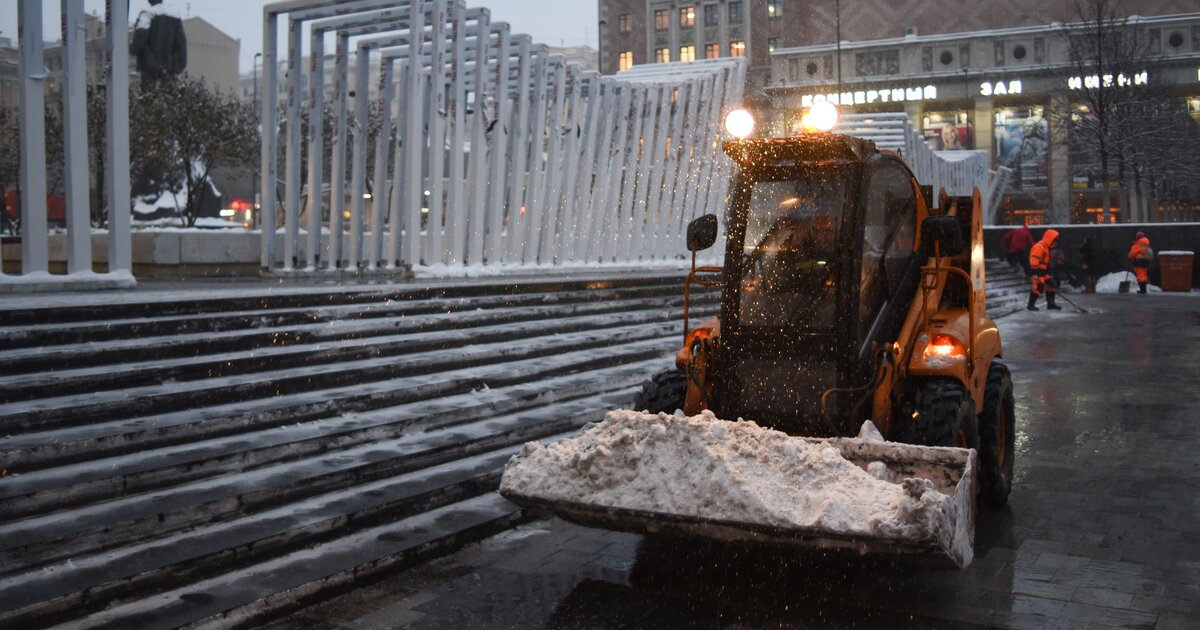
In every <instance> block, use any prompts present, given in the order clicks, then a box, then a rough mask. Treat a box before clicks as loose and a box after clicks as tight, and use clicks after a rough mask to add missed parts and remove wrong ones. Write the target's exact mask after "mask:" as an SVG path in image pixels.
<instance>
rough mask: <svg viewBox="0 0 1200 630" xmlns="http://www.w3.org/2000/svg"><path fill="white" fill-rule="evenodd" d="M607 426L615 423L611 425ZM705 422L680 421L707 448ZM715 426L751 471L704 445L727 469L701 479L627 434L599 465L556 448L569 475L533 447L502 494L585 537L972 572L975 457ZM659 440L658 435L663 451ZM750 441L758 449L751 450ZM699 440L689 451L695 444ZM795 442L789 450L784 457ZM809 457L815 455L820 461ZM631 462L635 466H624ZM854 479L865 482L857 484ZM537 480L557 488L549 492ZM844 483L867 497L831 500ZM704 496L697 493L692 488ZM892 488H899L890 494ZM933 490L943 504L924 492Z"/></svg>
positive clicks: (693, 462) (566, 447)
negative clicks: (659, 537) (850, 555)
mask: <svg viewBox="0 0 1200 630" xmlns="http://www.w3.org/2000/svg"><path fill="white" fill-rule="evenodd" d="M614 413H617V414H620V413H626V414H633V413H634V412H614ZM639 415H641V416H643V418H642V422H646V421H647V417H648V418H654V416H649V415H648V414H639ZM709 415H710V416H711V414H709ZM612 418H613V414H611V413H610V416H609V420H606V421H605V423H608V422H609V421H610V420H612ZM698 418H701V416H696V417H694V418H690V419H682V420H686V421H688V422H690V423H691V424H692V425H693V426H691V427H690V429H687V430H690V431H692V432H693V433H697V432H699V434H700V435H699V438H700V440H699V441H700V442H704V440H705V439H706V438H708V437H711V436H707V435H704V433H705V430H704V428H703V426H702V422H703V421H701V422H696V420H697V419H698ZM658 419H659V420H660V421H663V422H664V423H665V424H667V425H669V426H668V427H667V431H671V430H677V428H676V427H677V426H678V425H679V424H680V422H679V421H680V420H681V419H680V418H678V417H672V416H667V415H666V414H659V416H658ZM672 420H674V422H672ZM708 420H709V422H715V423H723V424H725V425H732V426H734V427H736V428H737V429H738V430H739V431H741V433H742V434H743V435H739V436H738V437H739V438H740V439H738V440H736V441H734V440H732V438H727V439H726V440H725V441H728V442H733V444H732V445H731V451H747V447H746V445H747V444H752V445H753V447H752V448H751V449H750V450H754V452H751V453H749V462H750V463H746V462H744V461H741V460H740V459H739V457H738V456H736V455H734V456H731V455H729V453H728V452H722V451H720V450H719V449H718V450H716V451H713V450H712V448H711V447H712V444H706V445H704V448H708V449H709V452H711V453H714V454H715V458H714V459H716V460H717V461H719V462H721V463H720V464H719V465H718V466H717V467H716V468H713V469H712V470H699V469H702V468H704V467H705V466H706V464H705V462H704V461H703V455H697V453H698V452H699V451H697V450H695V449H692V450H691V451H689V452H688V453H687V455H686V456H684V457H675V456H673V455H665V454H663V453H665V452H666V451H667V449H658V450H659V451H661V452H655V451H654V449H653V448H648V447H647V442H639V441H638V438H637V436H634V437H630V436H629V433H630V432H629V431H628V430H627V429H625V430H624V433H623V434H622V432H621V431H622V430H621V428H618V429H617V431H616V432H615V433H614V434H616V435H622V437H621V438H620V439H624V440H625V447H624V450H621V448H620V447H613V446H612V445H611V444H609V445H605V447H606V448H601V449H600V450H599V455H597V454H596V452H595V451H589V449H588V448H587V447H586V446H584V447H583V448H578V447H579V444H571V442H572V441H571V440H568V441H567V442H564V443H560V444H562V445H563V446H562V448H561V449H559V450H560V451H562V452H563V453H569V452H570V451H571V449H574V453H572V454H569V455H567V457H565V458H559V461H558V462H557V463H558V464H562V465H555V464H548V462H549V461H550V460H551V459H555V458H553V457H539V456H538V453H537V452H536V451H538V450H539V449H540V450H542V451H549V450H550V449H554V448H556V447H558V446H559V445H552V446H550V447H545V448H542V447H540V446H539V447H538V448H534V449H532V451H531V448H530V446H528V445H527V447H526V449H525V450H523V451H522V453H521V454H519V455H517V456H514V458H513V460H512V461H510V462H509V464H508V466H507V467H506V469H505V475H504V479H503V480H502V482H501V493H502V494H503V495H504V496H505V497H506V498H508V499H509V500H511V501H513V502H514V503H516V504H518V505H520V506H521V507H523V508H524V509H525V510H526V511H527V512H529V513H531V514H534V515H545V516H557V517H560V518H562V519H564V520H567V521H570V522H572V523H576V524H579V525H584V526H588V527H598V528H602V529H610V530H617V531H627V532H633V533H640V534H667V535H676V536H691V537H701V538H706V539H714V540H718V541H724V542H730V543H742V542H748V543H758V544H766V545H770V546H774V547H779V548H783V549H793V550H803V549H814V548H815V549H844V550H851V551H854V552H858V553H860V554H886V555H894V556H902V557H905V558H906V559H909V560H911V561H913V562H914V563H918V564H929V565H934V566H942V567H958V568H962V567H965V566H967V565H968V564H969V563H970V562H971V560H972V557H973V545H974V531H975V468H976V463H975V462H976V455H975V451H973V450H969V449H959V448H944V447H924V446H915V445H910V444H900V443H894V442H885V441H882V440H877V439H866V438H830V439H816V438H800V437H791V436H787V435H785V434H782V433H780V432H778V431H773V430H770V429H765V428H762V427H758V426H757V425H755V424H754V423H747V422H738V423H731V422H726V421H722V420H715V418H711V419H708ZM602 424H603V423H602ZM745 425H749V427H746V426H745ZM730 431H731V429H730V428H729V427H725V428H723V429H722V430H721V431H719V432H718V433H724V434H726V435H728V433H729V432H730ZM587 433H588V431H587V430H585V432H584V434H583V435H581V436H579V437H577V438H574V440H583V439H584V438H586V437H587ZM662 434H663V431H661V430H659V431H658V435H659V438H660V439H661V436H662ZM746 434H749V435H752V438H750V439H747V438H746ZM694 437H696V436H689V437H688V438H687V439H688V440H691V441H693V442H695V440H694V439H692V438H694ZM760 438H761V439H760ZM653 439H654V438H650V439H649V440H648V441H652V440H653ZM717 441H718V442H720V441H721V440H717ZM789 441H792V442H793V446H787V443H788V442H789ZM780 445H781V446H780ZM718 446H719V445H718ZM759 447H761V448H759ZM814 448H815V449H816V451H819V453H816V454H814V453H813V452H812V451H813V449H814ZM830 448H831V449H832V450H830ZM755 449H757V450H755ZM773 449H777V451H778V452H777V454H776V455H770V456H768V457H766V459H765V460H764V458H763V453H772V452H775V450H773ZM605 450H607V451H608V454H607V455H605V454H604V453H605ZM635 451H637V452H638V454H637V455H633V456H632V458H631V457H629V456H630V455H631V454H632V453H634V452H635ZM581 452H582V453H585V454H587V453H589V452H591V459H590V460H588V461H586V462H584V460H585V459H587V457H586V456H585V457H577V455H578V454H579V453H581ZM793 453H797V454H793ZM800 453H803V454H800ZM550 454H551V453H548V452H544V453H542V455H550ZM743 454H745V453H743ZM603 456H607V457H610V458H613V459H616V460H620V461H618V462H615V463H616V464H617V465H616V466H614V467H613V470H614V471H617V476H618V479H617V481H616V482H615V483H617V484H619V483H621V481H620V480H621V479H625V480H632V481H631V489H630V491H629V492H626V493H624V494H622V493H621V492H613V491H611V490H612V485H613V483H614V481H613V478H612V477H611V476H609V475H607V474H606V473H601V474H597V470H598V469H600V468H601V467H602V464H597V463H596V462H595V459H596V458H597V457H603ZM789 458H791V459H789ZM830 458H832V459H830ZM538 460H540V461H538ZM635 460H643V461H635ZM793 460H794V461H793ZM834 460H838V461H834ZM581 462H584V464H585V465H584V466H583V467H582V468H580V467H579V466H578V465H579V464H580V463H581ZM631 462H632V465H631ZM789 462H790V463H789ZM839 466H841V467H842V468H839ZM850 467H853V468H857V469H859V470H858V471H857V472H856V471H854V470H853V469H852V468H850ZM822 468H825V470H822ZM764 469H778V470H779V471H782V474H783V477H781V478H778V479H777V478H773V477H772V473H771V472H769V471H768V472H767V473H765V474H764V472H763V470H764ZM789 470H791V471H792V472H794V471H795V470H801V473H802V476H806V477H804V478H806V479H808V482H807V483H801V484H795V485H790V486H788V487H783V486H781V485H780V481H781V480H784V481H786V480H787V479H788V475H789V474H792V473H790V472H789ZM810 473H811V474H810ZM705 474H711V475H713V479H735V478H736V479H738V482H739V483H741V482H744V483H745V484H749V485H747V486H745V487H742V486H737V485H735V487H734V489H733V491H731V492H725V490H726V488H724V487H723V486H724V483H723V482H722V483H715V484H714V486H713V488H712V489H710V488H708V487H706V482H705V481H704V475H705ZM572 476H574V477H575V479H572ZM539 479H555V481H554V482H553V483H551V484H550V486H547V485H546V484H543V483H541V482H540V481H539ZM795 479H797V477H795V476H794V475H793V476H792V480H795ZM848 480H850V481H852V482H853V483H851V484H850V485H849V486H848V487H850V488H852V489H853V488H854V487H855V486H854V485H853V484H861V486H862V490H861V491H858V490H852V491H850V492H845V491H843V490H844V489H843V488H841V487H836V488H834V490H830V488H831V487H834V486H841V485H846V484H847V483H848ZM575 481H581V483H574V482H575ZM591 482H597V483H598V484H600V485H604V486H607V487H608V489H599V485H598V486H597V488H598V490H597V491H596V492H589V491H587V486H588V484H589V483H591ZM697 484H698V485H700V486H702V487H700V488H696V487H694V486H695V485H697ZM881 484H882V485H881ZM887 484H892V485H894V486H896V487H895V488H888V487H884V486H886V485H887ZM689 485H690V486H692V488H691V495H693V497H694V499H695V500H694V501H692V502H691V503H688V502H686V499H687V497H689V489H688V486H689ZM634 486H636V487H634ZM718 486H722V487H718ZM930 488H932V490H935V491H936V493H933V492H929V490H930ZM739 493H740V494H739ZM922 493H924V494H922ZM762 494H766V495H769V496H770V499H771V501H777V502H779V503H780V505H782V506H783V508H782V509H781V510H777V509H773V508H771V507H770V506H768V507H767V508H762V506H761V505H758V504H756V503H755V500H756V495H762ZM892 496H901V497H902V499H901V501H900V502H899V503H898V504H896V506H895V507H896V509H894V510H893V509H891V507H893V506H892V505H891V504H888V503H887V500H886V499H885V498H883V497H892ZM648 497H656V498H653V499H648ZM739 500H743V501H744V503H745V504H746V505H748V506H751V507H749V508H747V507H746V506H738V507H735V508H733V509H730V508H729V506H727V505H724V504H723V502H724V501H732V502H734V503H737V502H738V501H739ZM681 501H683V502H681ZM693 503H694V504H693ZM796 505H805V506H816V507H815V508H814V509H816V510H818V511H819V512H820V516H818V517H817V518H810V515H809V514H806V513H803V512H802V513H800V514H799V515H798V516H797V515H796V514H795V513H796V510H795V509H793V506H796ZM885 505H886V506H887V507H886V508H885V507H884V506H885ZM789 510H790V512H789ZM809 511H812V510H809ZM789 514H790V516H789ZM863 515H866V516H863Z"/></svg>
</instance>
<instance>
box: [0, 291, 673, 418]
mask: <svg viewBox="0 0 1200 630" xmlns="http://www.w3.org/2000/svg"><path fill="white" fill-rule="evenodd" d="M680 319H681V318H680V317H679V316H678V314H673V315H670V316H666V317H665V318H664V321H663V322H662V323H656V324H650V325H644V324H635V325H626V326H617V327H614V328H600V329H592V330H585V331H581V332H575V333H567V334H560V335H548V336H539V337H532V338H529V339H526V340H524V342H523V343H521V344H513V343H510V342H499V343H487V344H479V345H473V346H468V347H464V348H462V349H460V350H456V351H455V352H453V353H446V352H444V351H441V350H435V351H429V352H423V353H415V354H412V355H406V356H402V357H382V358H374V359H362V360H356V361H348V362H343V363H332V364H327V365H319V366H315V367H312V368H309V367H297V368H288V369H283V370H269V371H263V372H255V373H251V374H246V375H235V376H221V377H214V378H208V379H204V380H200V381H186V382H168V383H164V384H158V385H142V386H138V387H130V388H126V389H123V390H120V391H106V392H90V393H85V394H71V395H65V396H57V397H53V398H43V399H37V400H31V401H22V402H14V403H9V404H5V405H0V415H3V416H5V418H6V422H5V424H6V432H7V433H8V434H10V435H12V434H17V433H27V432H32V431H44V430H48V429H51V428H57V427H63V426H73V425H78V424H84V423H90V422H94V421H104V420H110V419H115V418H119V417H130V416H142V415H148V414H153V413H164V412H168V411H182V410H184V409H190V408H194V407H197V406H207V405H211V404H216V403H218V402H231V401H238V400H251V399H255V398H261V397H268V396H283V395H293V394H296V393H299V392H304V391H311V390H313V389H318V388H332V387H338V386H342V385H351V384H356V383H357V384H364V383H369V382H377V381H381V380H385V379H389V378H397V377H400V376H408V375H415V374H428V373H432V372H436V371H439V370H450V369H457V368H462V367H469V366H477V365H481V364H488V363H495V362H501V361H517V360H519V359H533V358H538V357H543V356H552V355H554V354H560V353H564V352H571V351H574V350H580V349H588V348H603V347H605V346H610V345H614V344H618V343H628V342H633V341H639V340H644V339H646V338H648V337H654V336H663V335H669V334H671V333H672V332H675V333H676V334H678V332H677V331H678V330H679V328H680V326H681V322H680ZM530 332H531V333H534V334H536V332H537V331H536V329H534V330H531V331H530Z"/></svg>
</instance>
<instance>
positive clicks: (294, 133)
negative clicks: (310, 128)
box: [262, 20, 320, 271]
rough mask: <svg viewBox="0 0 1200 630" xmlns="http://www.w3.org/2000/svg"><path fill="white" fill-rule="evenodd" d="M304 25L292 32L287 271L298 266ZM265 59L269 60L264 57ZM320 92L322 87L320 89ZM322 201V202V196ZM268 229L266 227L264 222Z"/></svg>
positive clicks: (292, 22) (296, 23) (297, 23)
mask: <svg viewBox="0 0 1200 630" xmlns="http://www.w3.org/2000/svg"><path fill="white" fill-rule="evenodd" d="M301 26H302V22H300V21H299V20H289V28H288V109H287V148H286V149H285V150H286V151H287V164H286V169H287V174H286V175H285V177H284V180H285V183H284V186H286V188H285V190H284V198H285V199H286V201H285V203H284V218H283V225H284V232H285V233H286V234H285V236H284V239H283V268H284V270H285V271H291V270H292V269H293V268H295V265H296V240H297V238H298V237H299V226H298V225H297V223H298V221H299V217H300V85H301V84H300V75H301V72H303V70H302V69H301V68H300V30H301ZM264 59H265V56H264ZM316 89H320V86H316ZM317 198H318V199H320V196H319V193H318V197H317ZM312 202H313V199H312V191H311V190H310V191H309V204H308V206H309V208H310V211H311V209H312V208H313V203H312ZM262 213H263V216H266V214H268V213H271V214H272V216H271V228H272V230H273V229H274V221H275V217H274V209H270V210H269V209H268V208H267V207H266V206H263V209H262ZM264 229H266V223H265V222H264Z"/></svg>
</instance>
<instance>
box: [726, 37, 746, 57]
mask: <svg viewBox="0 0 1200 630" xmlns="http://www.w3.org/2000/svg"><path fill="white" fill-rule="evenodd" d="M729 56H730V57H745V56H746V42H743V41H740V40H739V41H736V42H729Z"/></svg>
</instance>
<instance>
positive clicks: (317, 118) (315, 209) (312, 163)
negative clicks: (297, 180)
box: [305, 29, 325, 270]
mask: <svg viewBox="0 0 1200 630" xmlns="http://www.w3.org/2000/svg"><path fill="white" fill-rule="evenodd" d="M308 66H309V68H308V76H309V80H308V101H307V103H308V247H307V250H308V251H307V252H305V259H306V260H305V262H306V267H307V268H308V269H310V270H311V269H316V268H317V265H318V264H320V261H321V219H322V217H323V216H324V214H325V196H324V194H323V191H324V189H325V33H324V32H323V31H320V30H318V29H313V31H312V34H311V43H310V45H309V55H308ZM314 191H315V192H314Z"/></svg>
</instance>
